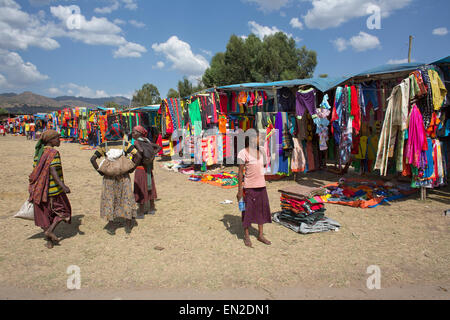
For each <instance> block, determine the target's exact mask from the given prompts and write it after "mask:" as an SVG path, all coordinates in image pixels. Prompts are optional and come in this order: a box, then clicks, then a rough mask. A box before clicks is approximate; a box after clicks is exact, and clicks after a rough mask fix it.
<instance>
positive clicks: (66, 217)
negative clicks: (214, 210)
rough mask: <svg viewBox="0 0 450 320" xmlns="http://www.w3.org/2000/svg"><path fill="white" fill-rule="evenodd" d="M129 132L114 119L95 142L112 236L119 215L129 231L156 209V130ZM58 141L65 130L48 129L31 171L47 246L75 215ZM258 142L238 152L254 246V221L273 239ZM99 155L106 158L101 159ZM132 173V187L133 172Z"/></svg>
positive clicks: (32, 196)
mask: <svg viewBox="0 0 450 320" xmlns="http://www.w3.org/2000/svg"><path fill="white" fill-rule="evenodd" d="M6 131H7V130H6V129H5V126H4V125H0V134H4V133H6ZM148 136H149V137H150V139H148V138H147V137H148ZM27 137H28V136H27ZM131 137H132V139H126V138H125V134H124V131H123V129H122V127H121V126H120V124H119V123H114V124H113V125H111V126H110V127H109V129H108V131H107V134H106V141H105V142H104V143H101V144H100V145H98V146H97V148H96V150H95V152H94V154H93V155H92V157H91V159H90V161H91V164H92V167H93V168H94V170H96V171H97V172H98V174H99V175H100V176H102V178H103V184H102V191H101V201H100V216H101V217H102V218H104V219H105V220H107V225H106V226H105V229H106V230H107V232H108V233H109V234H111V235H114V234H115V230H116V228H114V225H116V224H117V223H118V221H117V219H125V221H126V223H125V231H126V233H130V232H131V231H132V228H133V226H134V224H135V221H134V220H135V219H142V218H144V217H145V215H149V214H150V215H153V214H155V212H156V208H155V200H156V199H157V193H156V185H155V179H154V174H153V165H154V164H153V162H154V159H155V157H156V155H158V153H159V152H160V151H161V146H160V145H159V144H157V143H156V142H157V139H158V135H157V134H154V132H151V133H150V135H149V133H148V131H147V130H146V129H145V128H144V127H142V126H140V125H138V126H135V127H134V128H133V130H132V133H131ZM31 139H35V136H31ZM128 140H131V141H132V143H131V142H130V141H128ZM60 144H61V134H60V133H58V132H57V131H56V130H53V129H47V130H45V131H44V132H43V133H42V135H41V136H40V138H39V139H38V142H37V144H36V147H35V154H34V162H33V171H32V173H31V174H30V176H29V201H30V202H32V203H33V206H34V221H35V225H36V226H38V227H40V228H42V229H43V231H44V234H45V240H46V246H47V247H48V248H49V249H51V248H53V246H54V245H55V244H58V243H59V242H60V241H61V239H60V238H58V237H57V236H56V235H55V233H54V230H55V228H56V227H57V225H58V224H59V223H60V222H62V221H63V222H65V223H69V224H70V222H71V217H72V209H71V204H70V201H69V198H68V197H67V194H69V193H70V192H71V191H70V188H69V187H68V186H67V185H66V182H65V180H64V175H63V168H62V162H61V155H60V153H59V152H58V151H57V150H56V149H55V147H59V146H60ZM260 145H263V143H261V142H260V139H259V135H257V136H256V137H251V138H250V139H249V138H247V140H246V144H245V148H244V149H242V150H241V151H240V152H239V154H238V163H239V179H238V180H239V185H238V192H237V195H236V197H237V199H238V202H240V201H243V202H245V209H242V210H241V211H242V226H243V231H244V244H245V245H246V246H248V247H252V243H251V241H250V237H249V227H250V226H251V224H257V225H258V229H259V235H258V237H257V240H258V241H261V242H262V243H264V244H266V245H270V244H271V242H270V241H269V240H267V239H266V238H265V237H264V235H263V225H264V224H266V223H271V214H270V206H269V199H268V195H267V191H266V183H265V178H264V163H265V157H266V153H265V151H264V149H263V147H262V146H261V147H260ZM102 158H103V159H102ZM100 159H102V161H100V163H98V161H99V160H100ZM133 172H134V173H135V174H134V183H133V186H132V182H131V177H130V174H131V173H133Z"/></svg>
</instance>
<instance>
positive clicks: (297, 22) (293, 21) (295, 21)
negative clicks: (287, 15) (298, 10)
mask: <svg viewBox="0 0 450 320" xmlns="http://www.w3.org/2000/svg"><path fill="white" fill-rule="evenodd" d="M289 24H290V25H291V26H292V28H297V29H303V23H302V22H301V21H300V20H298V18H292V19H291V22H289Z"/></svg>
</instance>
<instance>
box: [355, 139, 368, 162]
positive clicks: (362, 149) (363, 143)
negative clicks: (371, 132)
mask: <svg viewBox="0 0 450 320" xmlns="http://www.w3.org/2000/svg"><path fill="white" fill-rule="evenodd" d="M367 139H368V138H367V137H366V136H361V137H360V138H359V147H358V154H356V155H355V158H356V159H359V160H362V159H365V158H366V152H367Z"/></svg>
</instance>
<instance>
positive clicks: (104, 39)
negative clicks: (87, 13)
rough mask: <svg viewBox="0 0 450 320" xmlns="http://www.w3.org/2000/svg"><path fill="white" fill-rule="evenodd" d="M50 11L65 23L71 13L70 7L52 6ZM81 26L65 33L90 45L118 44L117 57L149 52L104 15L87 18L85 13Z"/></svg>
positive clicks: (115, 52)
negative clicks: (128, 38)
mask: <svg viewBox="0 0 450 320" xmlns="http://www.w3.org/2000/svg"><path fill="white" fill-rule="evenodd" d="M50 11H51V13H52V15H53V16H55V17H57V18H58V19H59V20H60V21H61V23H63V24H64V23H65V21H67V19H68V18H69V17H70V15H71V9H70V7H64V6H58V7H51V9H50ZM120 21H121V20H120ZM120 21H119V22H120ZM79 26H80V28H79V29H73V30H68V29H67V28H66V29H65V30H64V31H63V35H64V36H66V37H69V38H71V39H74V40H77V41H81V42H83V43H85V44H89V45H108V46H117V47H118V49H117V50H115V51H114V57H115V58H139V57H141V56H142V53H144V52H147V49H146V48H145V47H144V46H142V45H140V44H137V43H133V42H128V41H127V40H126V39H125V38H124V37H123V36H122V35H121V34H122V29H121V28H120V27H119V26H118V25H116V24H114V23H113V22H111V21H109V20H108V19H106V18H104V17H103V18H97V17H95V16H94V17H92V19H91V20H87V19H86V18H85V17H84V16H83V15H80V24H79Z"/></svg>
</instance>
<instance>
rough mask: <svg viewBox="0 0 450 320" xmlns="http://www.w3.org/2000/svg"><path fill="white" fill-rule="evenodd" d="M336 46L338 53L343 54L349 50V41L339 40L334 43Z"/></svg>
mask: <svg viewBox="0 0 450 320" xmlns="http://www.w3.org/2000/svg"><path fill="white" fill-rule="evenodd" d="M332 42H333V44H334V46H335V47H336V49H337V51H339V52H342V51H344V50H346V49H347V40H345V39H344V38H337V39H336V40H334V41H332Z"/></svg>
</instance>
